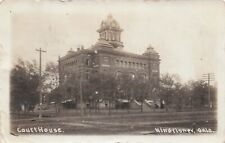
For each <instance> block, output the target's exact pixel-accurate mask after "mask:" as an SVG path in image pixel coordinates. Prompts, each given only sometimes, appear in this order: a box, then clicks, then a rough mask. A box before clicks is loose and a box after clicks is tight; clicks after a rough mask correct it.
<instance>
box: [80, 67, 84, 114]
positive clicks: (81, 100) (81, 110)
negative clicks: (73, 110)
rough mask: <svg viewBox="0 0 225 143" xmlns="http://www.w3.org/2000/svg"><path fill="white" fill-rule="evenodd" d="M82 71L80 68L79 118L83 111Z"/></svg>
mask: <svg viewBox="0 0 225 143" xmlns="http://www.w3.org/2000/svg"><path fill="white" fill-rule="evenodd" d="M82 80H83V70H82V67H81V73H80V112H81V116H83V115H84V109H83V91H82V89H83V88H82V83H83V81H82Z"/></svg>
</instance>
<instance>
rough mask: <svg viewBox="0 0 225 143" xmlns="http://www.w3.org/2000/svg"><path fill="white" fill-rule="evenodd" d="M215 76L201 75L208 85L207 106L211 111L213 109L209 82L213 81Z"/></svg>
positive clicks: (210, 74) (211, 74)
mask: <svg viewBox="0 0 225 143" xmlns="http://www.w3.org/2000/svg"><path fill="white" fill-rule="evenodd" d="M214 77H215V74H214V73H207V74H204V75H203V78H204V80H205V81H207V84H208V104H209V108H210V109H211V108H212V107H213V104H212V101H211V93H210V92H211V91H210V81H214Z"/></svg>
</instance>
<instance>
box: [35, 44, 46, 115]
mask: <svg viewBox="0 0 225 143" xmlns="http://www.w3.org/2000/svg"><path fill="white" fill-rule="evenodd" d="M36 51H37V52H39V99H40V102H39V104H40V107H39V108H40V109H39V118H42V109H41V106H42V93H41V92H42V91H41V90H42V78H41V54H42V52H43V53H44V52H46V51H44V50H42V49H41V48H39V49H36Z"/></svg>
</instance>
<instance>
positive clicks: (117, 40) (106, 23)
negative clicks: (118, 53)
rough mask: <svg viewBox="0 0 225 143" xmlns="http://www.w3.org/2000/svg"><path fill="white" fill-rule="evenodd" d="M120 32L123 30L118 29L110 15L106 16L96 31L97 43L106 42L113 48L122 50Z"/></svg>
mask: <svg viewBox="0 0 225 143" xmlns="http://www.w3.org/2000/svg"><path fill="white" fill-rule="evenodd" d="M122 31H123V29H121V28H120V26H119V24H118V23H117V21H116V20H115V19H114V18H113V17H112V15H108V16H107V18H106V20H103V21H102V23H101V26H100V28H99V29H98V30H97V32H98V33H99V41H107V42H108V43H109V44H111V45H112V46H113V48H123V43H122V42H121V32H122Z"/></svg>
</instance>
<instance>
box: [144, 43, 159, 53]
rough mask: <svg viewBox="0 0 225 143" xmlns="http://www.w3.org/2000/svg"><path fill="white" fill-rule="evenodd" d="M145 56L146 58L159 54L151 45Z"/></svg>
mask: <svg viewBox="0 0 225 143" xmlns="http://www.w3.org/2000/svg"><path fill="white" fill-rule="evenodd" d="M143 55H145V56H147V55H158V53H157V52H156V51H155V50H154V48H153V47H152V46H151V45H150V46H149V47H148V48H147V49H146V51H145V52H144V54H143Z"/></svg>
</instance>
